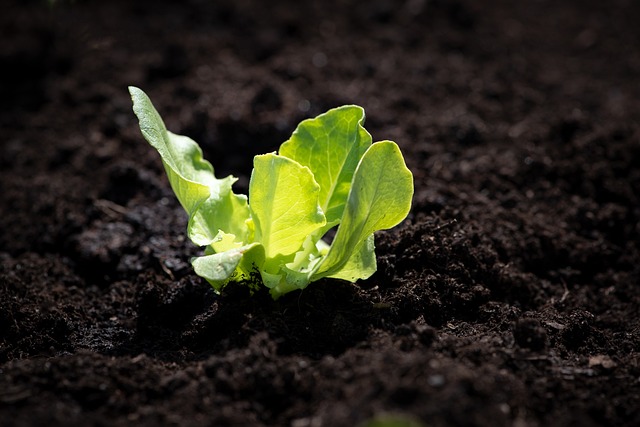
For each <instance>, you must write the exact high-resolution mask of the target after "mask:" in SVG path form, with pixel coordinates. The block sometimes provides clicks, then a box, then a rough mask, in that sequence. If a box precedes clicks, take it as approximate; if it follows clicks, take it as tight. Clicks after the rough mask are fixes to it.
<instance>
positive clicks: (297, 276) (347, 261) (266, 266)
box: [129, 87, 413, 299]
mask: <svg viewBox="0 0 640 427" xmlns="http://www.w3.org/2000/svg"><path fill="white" fill-rule="evenodd" d="M129 92H130V93H131V98H132V100H133V111H134V112H135V114H136V116H138V119H139V121H140V129H141V131H142V134H143V136H144V137H145V139H146V140H147V141H148V142H149V144H151V145H152V146H153V147H154V148H155V149H156V150H158V152H159V153H160V157H161V158H162V162H163V164H164V168H165V171H166V173H167V176H168V178H169V183H170V185H171V188H172V189H173V191H174V193H175V194H176V196H177V198H178V200H179V201H180V204H181V205H182V207H183V208H184V209H185V210H186V211H187V214H188V215H189V223H188V226H187V233H188V236H189V238H190V239H191V240H192V241H193V242H194V243H195V244H196V245H199V246H204V247H205V255H204V256H201V257H196V258H193V259H192V260H191V264H192V265H193V268H194V270H195V272H196V273H197V274H198V275H199V276H202V277H204V278H205V279H206V280H207V281H208V282H209V283H211V285H212V286H213V288H214V289H215V290H216V291H220V290H221V289H222V287H223V286H225V285H226V284H227V283H229V282H232V281H234V282H242V281H249V280H252V278H255V277H258V276H256V274H255V273H256V272H257V273H258V274H259V277H260V278H261V280H262V282H263V283H264V285H265V286H267V287H268V288H269V289H270V293H271V295H272V296H273V298H274V299H275V298H278V297H280V296H281V295H283V294H286V293H287V292H291V291H293V290H296V289H304V288H305V287H306V286H307V285H308V284H309V283H310V282H313V281H316V280H319V279H322V278H325V277H327V278H334V279H342V280H347V281H350V282H355V281H356V280H358V279H366V278H368V277H369V276H371V275H372V274H373V273H374V272H375V271H376V257H375V253H374V235H373V233H374V232H375V231H377V230H385V229H389V228H391V227H394V226H396V225H397V224H399V223H400V222H401V221H402V220H403V219H404V218H405V217H406V216H407V214H408V213H409V209H410V207H411V198H412V196H413V176H412V174H411V171H409V169H407V167H406V165H405V162H404V159H403V157H402V154H401V153H400V149H399V148H398V146H397V145H396V144H395V143H394V142H392V141H382V142H376V143H375V144H372V140H371V135H370V134H369V133H368V132H367V131H366V130H365V129H364V127H363V123H364V118H365V115H364V110H363V109H362V108H361V107H358V106H355V105H347V106H343V107H339V108H335V109H332V110H329V111H328V112H326V113H324V114H321V115H320V116H318V117H316V118H313V119H308V120H304V121H303V122H301V123H300V124H299V125H298V127H297V128H296V130H295V131H294V132H293V135H291V138H289V140H287V141H286V142H284V143H283V144H282V145H281V146H280V150H279V152H278V153H277V154H276V153H268V154H263V155H258V156H255V157H254V160H253V166H254V168H253V172H252V173H251V180H250V183H249V199H248V200H247V196H245V195H242V194H235V193H234V192H233V191H232V189H231V186H232V184H233V183H234V182H235V181H236V180H237V178H235V177H233V176H227V177H226V178H222V179H218V178H216V177H215V175H214V172H213V167H212V166H211V164H210V163H209V162H208V161H206V160H204V159H203V157H202V150H201V149H200V147H199V146H198V144H197V143H195V142H194V141H193V140H192V139H190V138H188V137H186V136H181V135H176V134H174V133H171V132H169V131H168V130H167V128H166V127H165V125H164V123H163V121H162V119H161V117H160V115H159V114H158V112H157V111H156V109H155V108H154V106H153V104H152V103H151V101H150V100H149V97H148V96H147V95H146V94H145V93H144V92H143V91H142V90H140V89H138V88H135V87H129ZM335 227H337V229H336V232H335V236H334V238H333V241H332V242H331V244H329V243H327V242H326V241H325V240H323V237H324V236H325V235H326V234H327V232H328V231H329V230H331V229H332V228H335Z"/></svg>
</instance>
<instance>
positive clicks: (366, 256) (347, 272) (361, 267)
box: [327, 234, 378, 282]
mask: <svg viewBox="0 0 640 427" xmlns="http://www.w3.org/2000/svg"><path fill="white" fill-rule="evenodd" d="M375 249H376V246H375V242H374V236H373V234H370V235H369V237H367V238H366V240H365V241H364V243H363V244H362V245H360V249H359V250H358V252H356V253H354V254H353V255H352V256H351V258H349V260H348V261H347V263H346V264H345V265H344V266H343V267H342V268H341V269H340V270H338V271H337V272H335V273H333V274H331V275H330V276H327V277H329V278H331V279H342V280H346V281H349V282H355V281H357V280H359V279H362V280H364V279H368V278H369V277H371V275H372V274H373V273H375V272H376V269H377V267H378V264H377V262H376V253H375Z"/></svg>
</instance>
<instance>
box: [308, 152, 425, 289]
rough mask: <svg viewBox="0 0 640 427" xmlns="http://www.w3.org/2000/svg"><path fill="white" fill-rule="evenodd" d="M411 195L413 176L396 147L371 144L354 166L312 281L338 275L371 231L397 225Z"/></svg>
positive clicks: (407, 208) (407, 209)
mask: <svg viewBox="0 0 640 427" xmlns="http://www.w3.org/2000/svg"><path fill="white" fill-rule="evenodd" d="M412 196H413V176H412V175H411V171H409V169H407V166H406V165H405V163H404V159H403V157H402V154H401V153H400V149H399V148H398V146H397V145H396V144H395V143H394V142H391V141H383V142H378V143H375V144H373V145H372V146H371V147H370V148H369V149H368V150H367V152H366V153H365V154H364V156H363V157H362V159H361V161H360V164H359V165H358V168H357V169H356V172H355V174H354V176H353V182H352V184H351V191H350V192H349V197H348V199H347V204H346V207H345V210H344V214H343V216H342V220H341V222H340V226H339V227H338V231H337V232H336V236H335V238H334V240H333V243H332V244H331V248H330V249H329V253H328V254H327V256H326V258H325V259H324V261H323V262H322V264H320V266H319V267H318V271H317V272H316V274H315V275H314V276H313V277H312V280H318V279H319V278H321V277H327V276H333V275H335V274H338V273H339V271H340V270H342V269H343V268H344V267H345V266H346V265H347V262H348V261H349V259H350V258H351V256H352V254H353V253H356V252H357V251H359V250H360V249H361V245H362V244H363V243H364V242H365V240H366V239H367V238H368V237H369V236H370V235H371V234H373V232H374V231H377V230H385V229H388V228H391V227H394V226H396V225H398V224H399V223H400V222H401V221H402V220H403V219H404V218H405V217H406V216H407V214H408V213H409V210H410V209H411V199H412Z"/></svg>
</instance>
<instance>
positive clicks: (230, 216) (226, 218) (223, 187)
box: [187, 176, 249, 246]
mask: <svg viewBox="0 0 640 427" xmlns="http://www.w3.org/2000/svg"><path fill="white" fill-rule="evenodd" d="M219 181H220V185H219V186H217V187H210V190H211V195H210V197H209V198H208V199H206V200H205V201H203V202H202V203H201V204H200V205H199V206H198V208H197V209H196V210H195V212H193V214H192V215H191V218H190V219H189V225H188V227H187V233H188V234H189V238H190V239H191V241H193V242H194V243H195V244H196V245H200V246H207V245H210V244H211V242H212V241H213V240H214V239H215V238H216V236H217V235H218V233H219V232H220V231H223V232H224V233H226V234H233V235H234V236H235V238H236V242H238V243H239V244H240V245H241V244H243V242H246V241H247V235H248V227H247V224H246V221H247V220H248V219H249V205H248V203H247V196H245V195H244V194H234V193H233V192H232V191H231V185H232V184H233V183H234V182H235V181H236V178H234V177H231V176H229V177H227V178H225V179H221V180H219Z"/></svg>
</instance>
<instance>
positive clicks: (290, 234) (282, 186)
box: [249, 153, 326, 273]
mask: <svg viewBox="0 0 640 427" xmlns="http://www.w3.org/2000/svg"><path fill="white" fill-rule="evenodd" d="M253 166H254V169H253V172H252V174H251V181H250V183H249V194H250V195H251V199H250V200H249V207H250V209H251V217H252V219H253V221H254V223H255V241H256V242H261V243H262V244H263V245H264V248H265V255H266V257H267V259H275V258H276V257H283V256H288V255H292V254H294V253H295V252H297V251H298V250H300V248H301V247H302V244H303V242H304V240H305V239H306V237H307V236H308V235H309V234H311V233H313V232H314V231H315V230H317V229H318V228H320V227H322V226H323V225H324V224H325V223H326V220H325V217H324V214H323V213H322V210H321V209H320V206H319V205H318V193H319V191H320V187H319V186H318V184H317V183H316V181H315V180H314V179H313V175H312V174H311V171H310V170H309V169H308V168H306V167H304V166H301V165H300V164H299V163H298V162H295V161H293V160H291V159H288V158H286V157H282V156H278V155H276V154H273V153H270V154H264V155H260V156H256V157H255V158H254V160H253ZM270 273H273V272H270Z"/></svg>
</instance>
